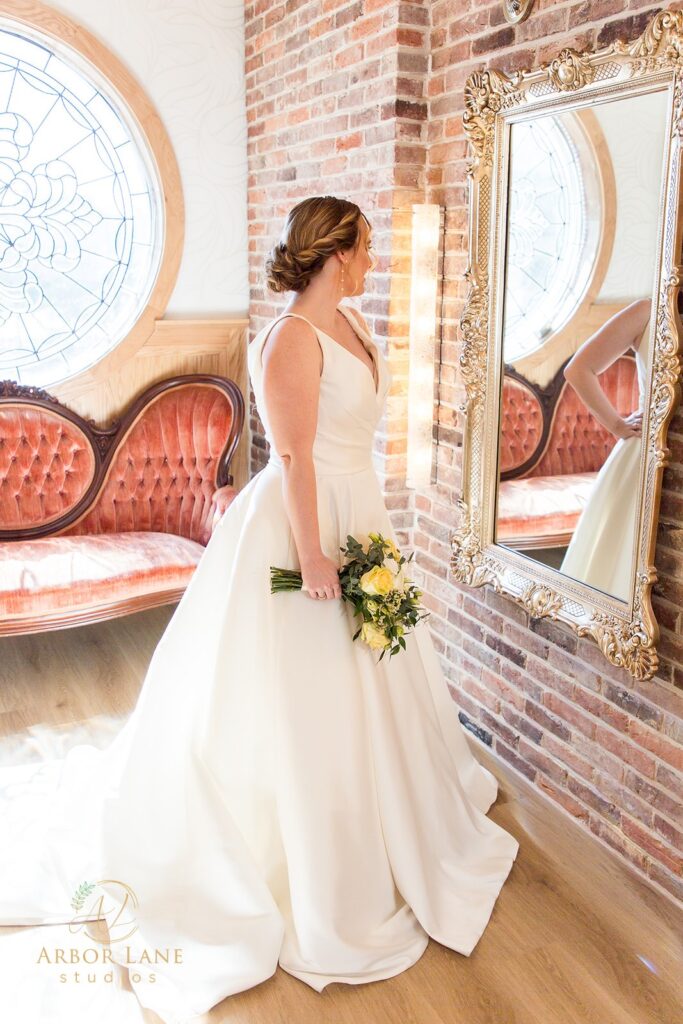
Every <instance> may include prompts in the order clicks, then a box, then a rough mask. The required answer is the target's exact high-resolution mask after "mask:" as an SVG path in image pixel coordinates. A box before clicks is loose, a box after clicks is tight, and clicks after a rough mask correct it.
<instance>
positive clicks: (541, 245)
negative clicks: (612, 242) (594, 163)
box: [504, 115, 598, 363]
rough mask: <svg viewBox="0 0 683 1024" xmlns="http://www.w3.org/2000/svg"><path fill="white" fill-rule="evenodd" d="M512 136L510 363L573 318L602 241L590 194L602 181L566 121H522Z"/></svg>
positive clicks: (507, 291) (507, 319) (507, 346)
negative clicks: (587, 167)
mask: <svg viewBox="0 0 683 1024" xmlns="http://www.w3.org/2000/svg"><path fill="white" fill-rule="evenodd" d="M570 116H571V115H570ZM510 138H511V141H510V195H509V227H508V240H507V258H506V281H505V321H504V322H505V345H504V349H505V362H506V363H511V362H514V361H515V360H516V359H519V358H520V357H521V356H523V355H526V354H527V353H529V352H533V351H534V349H537V348H539V346H541V345H542V344H543V342H544V341H545V340H546V339H547V338H548V337H550V336H551V335H552V334H555V332H556V331H558V330H559V329H560V327H562V326H563V324H565V323H566V322H567V321H568V320H569V318H570V316H571V315H572V313H573V312H574V310H575V309H576V307H577V306H578V304H579V302H580V301H581V299H582V297H583V295H584V292H585V290H586V287H587V285H588V282H589V280H590V277H591V273H592V271H593V268H594V263H595V256H596V252H597V244H598V235H597V218H596V217H595V216H591V215H590V210H589V205H590V203H589V198H588V194H587V193H588V191H589V190H591V191H592V192H593V191H595V184H594V182H595V181H597V179H594V181H591V182H587V181H586V180H585V179H584V173H583V169H582V164H581V158H580V154H579V151H578V148H577V145H576V142H575V139H574V138H572V134H571V133H570V132H569V131H568V130H567V126H566V122H565V123H563V119H562V118H560V117H558V116H548V117H541V118H537V119H535V120H534V121H526V122H525V121H520V122H517V123H516V124H514V125H513V126H512V130H511V133H510ZM591 186H593V188H592V189H591Z"/></svg>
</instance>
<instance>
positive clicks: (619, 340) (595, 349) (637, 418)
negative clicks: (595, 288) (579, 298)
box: [564, 299, 650, 438]
mask: <svg viewBox="0 0 683 1024" xmlns="http://www.w3.org/2000/svg"><path fill="white" fill-rule="evenodd" d="M649 318H650V299H638V300H637V301H636V302H632V303H631V305H630V306H626V307H625V308H624V309H621V310H620V311H619V312H618V313H615V314H614V316H612V317H610V319H609V320H608V321H607V323H605V324H603V326H602V327H601V328H600V330H598V331H596V332H595V334H593V335H591V337H590V338H589V339H588V340H587V341H585V342H584V343H583V345H582V346H581V348H579V349H578V351H577V352H576V353H575V354H574V356H573V357H572V359H570V361H569V362H568V363H567V365H566V366H565V368H564V376H565V379H566V380H568V381H569V383H570V384H571V386H572V387H573V388H574V390H575V391H576V393H577V394H578V396H579V398H580V399H581V400H582V402H583V403H584V405H585V406H586V407H587V408H588V409H589V410H590V412H592V414H593V415H594V416H595V418H596V420H598V421H599V422H600V423H602V425H603V426H604V427H606V428H607V429H608V430H609V431H610V433H612V434H614V435H615V437H623V438H627V437H637V436H638V435H639V433H640V424H641V420H642V413H632V414H631V415H630V416H628V417H627V418H626V419H624V418H623V417H622V416H620V415H619V413H618V412H617V410H616V409H615V408H614V406H613V405H612V403H611V402H610V400H609V399H608V398H607V395H606V394H605V392H604V391H603V390H602V388H601V387H600V382H599V380H598V374H600V373H603V371H604V370H606V369H607V368H608V367H609V366H611V365H612V363H614V362H616V360H617V359H619V357H620V356H622V355H623V354H624V352H628V350H629V348H635V347H637V345H638V344H639V340H640V338H641V336H642V334H643V331H644V330H645V327H646V325H647V322H648V320H649Z"/></svg>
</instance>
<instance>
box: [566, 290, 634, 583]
mask: <svg viewBox="0 0 683 1024" xmlns="http://www.w3.org/2000/svg"><path fill="white" fill-rule="evenodd" d="M651 309H652V304H651V301H650V299H637V300H636V301H635V302H632V303H631V304H630V305H628V306H625V307H624V308H623V309H621V310H619V312H618V313H615V314H614V316H612V317H610V319H609V320H608V321H607V322H606V323H605V324H603V326H602V327H601V328H600V330H598V331H596V332H595V334H593V335H591V337H590V338H588V340H587V341H585V342H584V343H583V345H582V346H581V347H580V348H579V349H578V350H577V352H576V353H575V354H574V356H573V357H572V358H571V360H570V361H569V362H568V363H567V365H566V367H565V370H564V376H565V378H566V379H567V380H568V381H569V383H570V384H571V386H572V387H573V388H574V390H575V391H576V393H577V395H578V396H579V398H580V399H581V400H582V402H583V403H584V405H585V406H586V408H587V409H588V410H589V412H591V413H592V414H593V416H595V418H596V419H597V420H598V422H600V423H602V425H603V426H604V427H606V428H607V430H609V431H610V433H611V434H613V435H614V436H615V437H616V438H617V443H616V444H615V445H614V447H613V448H612V451H611V452H610V453H609V455H608V456H607V459H606V460H605V462H604V463H603V465H602V467H601V468H600V471H599V472H598V475H597V477H596V479H595V483H594V484H593V487H592V489H591V492H590V495H589V498H588V502H587V504H586V507H585V508H584V510H583V512H582V513H581V518H580V519H579V522H578V524H577V527H576V529H575V530H574V533H573V535H572V539H571V541H570V543H569V547H568V548H567V550H566V552H565V555H564V558H563V559H562V565H561V566H560V572H563V573H564V574H565V575H567V576H571V577H572V578H573V579H575V580H579V581H580V582H582V583H587V584H589V585H590V586H592V587H596V588H597V589H598V590H602V591H604V592H605V593H606V594H613V595H614V596H615V597H617V598H620V599H621V600H622V601H627V600H628V599H629V592H630V587H631V582H632V578H633V547H634V544H635V529H636V504H637V500H638V495H639V493H640V487H639V479H640V464H641V457H640V451H641V441H640V438H641V433H642V426H643V404H644V402H645V398H646V395H647V374H648V367H649V353H648V348H649V341H648V337H649V326H650V313H651ZM631 348H632V349H633V350H634V352H635V356H636V373H637V378H638V392H639V398H640V403H639V406H640V407H639V408H638V409H637V410H636V411H635V412H632V413H629V414H628V415H627V416H625V417H623V416H620V415H619V413H618V411H617V410H616V409H615V408H614V406H613V405H612V403H611V402H610V400H609V398H608V397H607V395H606V394H605V392H604V391H603V389H602V388H601V386H600V381H599V379H598V375H599V374H600V373H603V372H604V371H605V370H606V369H607V368H608V367H610V366H611V365H612V364H613V363H614V362H616V361H617V359H619V358H620V357H621V356H623V355H624V354H625V353H626V352H628V351H629V349H631Z"/></svg>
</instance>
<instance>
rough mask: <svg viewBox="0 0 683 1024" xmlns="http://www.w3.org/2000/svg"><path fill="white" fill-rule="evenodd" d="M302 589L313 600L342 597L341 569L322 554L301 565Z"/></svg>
mask: <svg viewBox="0 0 683 1024" xmlns="http://www.w3.org/2000/svg"><path fill="white" fill-rule="evenodd" d="M301 576H302V586H301V589H302V591H303V592H304V593H307V596H308V597H311V598H313V600H316V601H317V600H322V601H325V600H327V599H329V598H333V597H341V584H340V582H339V568H338V567H337V564H336V562H333V561H332V559H331V558H328V557H327V555H324V554H322V553H321V554H320V555H317V556H316V557H314V558H309V559H307V560H306V561H305V562H302V563H301Z"/></svg>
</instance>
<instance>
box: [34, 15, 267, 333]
mask: <svg viewBox="0 0 683 1024" xmlns="http://www.w3.org/2000/svg"><path fill="white" fill-rule="evenodd" d="M52 6H53V7H55V9H57V10H60V11H62V12H63V13H64V14H66V15H67V16H68V17H70V18H73V19H74V21H77V22H79V23H80V24H82V25H84V26H85V28H87V29H88V30H89V31H90V32H92V33H93V34H94V35H96V36H97V37H98V39H99V40H100V41H101V42H103V43H104V44H105V45H106V46H107V47H109V49H110V50H111V51H112V52H113V53H114V54H115V55H116V56H117V57H118V58H119V60H121V61H122V63H124V64H125V65H126V67H127V68H128V69H129V71H131V73H132V74H133V75H135V77H136V78H137V80H138V82H140V84H141V85H142V87H143V88H144V89H145V90H146V92H147V94H148V96H149V97H150V99H151V100H152V102H153V103H154V105H155V106H156V108H157V110H158V111H159V114H160V116H161V119H162V121H163V123H164V126H165V128H166V131H167V132H168V134H169V136H170V139H171V143H172V145H173V148H174V150H175V154H176V159H177V160H178V164H179V167H180V174H181V178H182V183H183V192H184V196H185V249H184V253H183V260H182V264H181V267H180V273H179V275H178V281H177V283H176V287H175V290H174V292H173V294H172V296H171V299H170V302H169V305H168V314H169V315H172V316H226V315H233V314H234V315H239V316H242V315H245V314H246V313H247V310H248V305H249V286H248V271H247V128H246V107H245V99H244V5H243V3H242V0H107V2H106V3H94V2H93V0H60V2H59V3H55V4H52Z"/></svg>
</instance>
